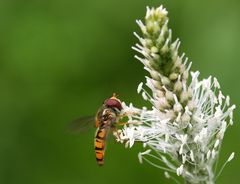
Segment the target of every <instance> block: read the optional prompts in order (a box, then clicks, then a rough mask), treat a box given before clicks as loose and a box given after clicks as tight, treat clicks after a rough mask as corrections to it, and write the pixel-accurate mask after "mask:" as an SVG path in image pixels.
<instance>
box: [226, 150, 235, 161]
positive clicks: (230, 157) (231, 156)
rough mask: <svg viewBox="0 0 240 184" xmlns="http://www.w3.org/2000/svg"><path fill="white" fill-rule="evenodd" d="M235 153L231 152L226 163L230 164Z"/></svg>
mask: <svg viewBox="0 0 240 184" xmlns="http://www.w3.org/2000/svg"><path fill="white" fill-rule="evenodd" d="M234 156H235V152H232V154H231V155H230V156H229V157H228V160H227V162H230V161H231V160H232V159H234Z"/></svg>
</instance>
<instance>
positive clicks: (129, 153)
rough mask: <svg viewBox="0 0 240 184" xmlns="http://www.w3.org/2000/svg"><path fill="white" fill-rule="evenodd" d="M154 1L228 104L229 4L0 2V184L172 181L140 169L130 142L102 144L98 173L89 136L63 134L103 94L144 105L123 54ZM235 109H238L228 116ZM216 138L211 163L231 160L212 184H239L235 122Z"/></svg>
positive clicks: (129, 55)
mask: <svg viewBox="0 0 240 184" xmlns="http://www.w3.org/2000/svg"><path fill="white" fill-rule="evenodd" d="M160 4H163V5H164V6H165V7H166V8H167V9H168V11H169V17H170V23H169V24H170V27H171V28H172V29H173V36H174V38H177V37H179V38H180V39H181V41H182V45H181V51H184V52H186V55H187V56H188V57H189V58H190V60H192V61H193V66H192V69H193V70H199V71H200V72H201V77H208V76H209V75H214V76H216V77H217V78H218V79H219V81H220V84H221V86H222V91H223V93H224V94H229V95H230V96H231V101H232V102H233V103H235V104H236V105H237V106H239V105H240V100H239V92H240V86H239V79H240V72H239V67H240V63H239V61H240V49H239V43H240V36H239V33H240V1H238V0H220V1H219V0H212V1H207V0H202V1H193V0H183V1H179V0H165V1H163V0H141V1H140V0H131V1H126V0H119V1H114V0H101V1H100V0H91V1H90V0H79V1H77V0H39V1H36V0H35V1H33V0H21V1H18V0H1V1H0V23H1V29H0V86H1V88H0V89H1V90H0V183H1V184H92V183H98V184H103V183H104V184H108V183H109V184H110V183H115V184H117V183H124V184H130V183H131V184H132V183H174V182H172V181H169V180H167V179H165V178H164V177H163V172H162V171H161V170H158V169H156V168H154V167H151V166H149V165H148V164H143V165H140V164H139V163H138V159H137V153H138V152H139V151H140V150H142V148H141V146H139V145H136V146H134V148H133V149H131V150H130V149H125V148H124V146H123V145H119V144H116V143H115V142H114V140H113V139H110V140H109V142H108V149H107V154H106V160H105V166H104V167H102V168H99V167H98V166H97V164H96V162H95V156H94V151H93V136H94V129H93V130H90V131H89V132H86V133H84V134H82V135H80V136H73V135H70V134H68V133H66V131H65V126H66V124H67V123H68V122H70V121H71V120H72V119H75V118H77V117H79V116H84V115H91V114H95V112H96V109H97V108H98V107H99V106H100V105H101V103H102V101H103V100H104V99H105V98H107V97H110V96H111V94H112V93H113V92H117V93H119V94H120V97H121V99H122V100H124V101H126V102H133V103H134V104H135V105H137V106H139V107H140V106H142V105H146V104H145V103H144V102H143V100H142V98H141V96H139V95H137V93H136V88H137V85H138V83H139V82H140V81H143V80H144V75H146V72H145V71H144V70H143V66H142V64H141V63H140V62H138V61H136V60H135V59H134V58H133V56H134V54H135V52H134V51H132V50H131V48H130V47H131V46H132V45H133V44H134V43H135V42H136V41H137V40H136V39H135V38H134V36H133V34H132V33H133V31H138V32H139V30H138V27H137V25H136V23H135V19H137V18H143V17H144V15H145V7H146V6H147V5H149V6H159V5H160ZM237 110H238V109H237ZM237 110H236V111H235V125H234V126H233V127H230V128H229V129H228V131H227V133H226V135H225V140H224V144H223V149H222V152H221V160H220V162H221V163H223V162H224V161H225V160H226V159H227V158H228V156H229V154H230V153H231V152H232V151H235V152H236V153H237V154H236V158H235V160H234V161H233V162H232V163H230V164H229V165H227V167H226V168H225V171H224V172H223V174H222V175H221V177H220V178H219V180H218V181H217V183H219V184H225V183H229V181H230V183H232V184H237V183H239V180H240V175H239V168H240V158H239V155H240V143H239V142H238V139H239V131H240V128H239V123H238V122H239V117H238V112H237Z"/></svg>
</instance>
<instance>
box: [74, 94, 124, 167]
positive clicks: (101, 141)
mask: <svg viewBox="0 0 240 184" xmlns="http://www.w3.org/2000/svg"><path fill="white" fill-rule="evenodd" d="M122 109H123V108H122V104H121V101H120V100H119V99H118V98H117V96H116V94H113V96H112V97H111V98H108V99H106V100H105V101H104V102H103V105H102V106H101V107H100V108H99V109H98V111H97V114H96V116H95V127H96V128H97V130H96V134H95V139H94V146H95V156H96V160H97V163H98V165H99V166H102V165H103V164H104V155H105V148H106V139H107V137H108V134H109V132H110V131H111V130H112V131H114V132H117V129H116V125H124V124H127V123H120V122H118V121H119V119H120V118H121V117H123V116H126V114H125V115H124V114H121V111H122ZM90 122H94V117H92V116H90V117H83V118H79V119H77V120H75V121H74V122H73V123H72V124H71V127H70V129H75V130H76V131H81V130H82V129H85V128H86V127H87V125H88V124H89V123H90Z"/></svg>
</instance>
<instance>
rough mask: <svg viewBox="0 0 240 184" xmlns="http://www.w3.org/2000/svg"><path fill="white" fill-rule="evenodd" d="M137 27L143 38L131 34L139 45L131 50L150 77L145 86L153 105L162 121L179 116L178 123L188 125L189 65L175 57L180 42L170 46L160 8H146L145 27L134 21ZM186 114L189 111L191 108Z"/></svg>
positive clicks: (166, 19)
mask: <svg viewBox="0 0 240 184" xmlns="http://www.w3.org/2000/svg"><path fill="white" fill-rule="evenodd" d="M137 23H138V25H139V26H140V29H141V31H142V35H143V38H142V37H140V36H138V35H137V33H134V34H135V35H136V36H137V38H138V39H139V41H140V44H136V45H135V47H133V49H135V50H136V51H138V52H139V53H141V54H142V55H143V56H144V58H140V57H138V56H135V57H136V58H137V59H138V60H140V61H141V62H142V63H143V64H144V66H145V70H147V71H148V72H149V73H150V76H151V77H150V78H149V77H147V86H148V87H150V89H151V90H153V91H154V92H155V95H154V96H153V100H152V103H154V104H153V105H154V106H155V107H156V108H157V109H159V110H160V111H161V112H163V113H165V114H166V117H169V118H171V119H173V120H174V119H176V118H177V117H178V115H179V114H180V113H181V114H182V115H183V116H182V121H183V122H189V120H190V117H189V115H188V114H187V112H186V109H185V107H186V106H187V105H188V104H191V103H192V102H191V99H192V91H191V89H189V88H188V86H187V81H188V76H189V69H190V65H191V63H190V64H189V65H187V60H188V59H187V58H184V54H182V55H181V56H180V55H179V53H178V48H179V46H180V41H179V40H178V39H177V40H176V41H174V42H172V32H171V30H170V29H168V17H167V11H166V10H165V9H163V8H162V7H159V8H157V9H154V8H152V9H150V8H147V14H146V17H145V23H143V22H142V21H141V20H137ZM139 92H140V91H139ZM143 96H145V92H143ZM145 99H146V100H148V98H145ZM190 107H193V106H192V105H190ZM188 111H193V108H190V109H188Z"/></svg>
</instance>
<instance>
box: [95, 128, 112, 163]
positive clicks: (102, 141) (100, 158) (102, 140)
mask: <svg viewBox="0 0 240 184" xmlns="http://www.w3.org/2000/svg"><path fill="white" fill-rule="evenodd" d="M109 129H110V126H107V127H106V126H105V127H99V128H98V129H97V131H96V136H95V153H96V159H97V163H98V165H100V166H102V165H103V163H104V153H105V148H106V138H107V136H108V132H109Z"/></svg>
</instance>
